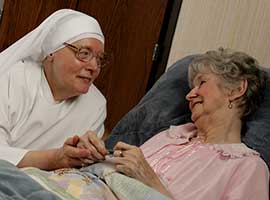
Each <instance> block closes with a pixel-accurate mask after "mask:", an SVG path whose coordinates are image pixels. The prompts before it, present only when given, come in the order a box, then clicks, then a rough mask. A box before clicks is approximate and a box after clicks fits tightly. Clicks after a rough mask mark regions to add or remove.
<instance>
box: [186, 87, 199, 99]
mask: <svg viewBox="0 0 270 200" xmlns="http://www.w3.org/2000/svg"><path fill="white" fill-rule="evenodd" d="M197 90H198V88H197V87H194V88H193V89H191V90H190V91H189V93H188V94H187V95H186V100H188V101H190V100H191V99H192V98H195V97H197Z"/></svg>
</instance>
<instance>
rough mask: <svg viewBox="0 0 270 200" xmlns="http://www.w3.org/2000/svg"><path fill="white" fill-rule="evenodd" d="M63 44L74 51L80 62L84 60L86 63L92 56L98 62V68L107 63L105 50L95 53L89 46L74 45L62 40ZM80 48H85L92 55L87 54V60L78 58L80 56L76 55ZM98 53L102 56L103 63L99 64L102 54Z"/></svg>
mask: <svg viewBox="0 0 270 200" xmlns="http://www.w3.org/2000/svg"><path fill="white" fill-rule="evenodd" d="M63 45H65V46H66V47H68V48H69V49H70V50H72V51H73V52H74V53H75V57H76V58H77V59H78V60H79V61H81V62H85V63H87V62H90V61H91V60H92V59H93V58H96V60H97V64H98V68H104V67H105V65H106V64H107V63H108V54H107V53H105V52H103V53H100V54H97V53H95V52H94V51H93V50H92V49H91V48H89V47H80V48H79V47H76V46H75V45H72V44H69V43H67V42H64V43H63ZM82 49H86V50H88V51H89V52H90V53H92V56H89V59H87V60H84V59H82V58H80V56H78V53H79V52H80V51H81V50H82ZM100 55H102V56H104V58H103V59H104V60H103V62H104V64H101V63H102V61H101V60H102V56H100Z"/></svg>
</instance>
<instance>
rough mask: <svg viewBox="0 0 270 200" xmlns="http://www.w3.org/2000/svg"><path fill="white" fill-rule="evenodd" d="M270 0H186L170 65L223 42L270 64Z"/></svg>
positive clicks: (224, 44) (173, 45) (260, 61)
mask: <svg viewBox="0 0 270 200" xmlns="http://www.w3.org/2000/svg"><path fill="white" fill-rule="evenodd" d="M269 10H270V1H269V0H183V4H182V8H181V11H180V15H179V18H178V22H177V27H176V31H175V35H174V38H173V43H172V47H171V51H170V55H169V60H168V64H167V67H168V66H171V64H173V63H174V62H175V61H176V60H178V59H180V58H182V57H184V56H186V55H190V54H193V53H200V52H205V51H206V50H209V49H217V48H218V47H220V46H223V47H227V48H232V49H237V50H240V51H244V52H246V53H248V54H250V55H252V56H253V57H255V58H257V60H258V61H259V63H260V64H261V65H263V66H266V67H270V12H269Z"/></svg>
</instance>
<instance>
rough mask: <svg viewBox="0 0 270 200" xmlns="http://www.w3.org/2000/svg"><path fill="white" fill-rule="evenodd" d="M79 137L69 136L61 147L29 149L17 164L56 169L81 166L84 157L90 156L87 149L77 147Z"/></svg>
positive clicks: (18, 165)
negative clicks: (38, 149) (39, 149)
mask: <svg viewBox="0 0 270 200" xmlns="http://www.w3.org/2000/svg"><path fill="white" fill-rule="evenodd" d="M78 142H79V137H78V136H74V137H73V138H68V139H67V140H66V141H65V143H64V145H63V146H62V147H61V148H57V149H50V150H41V151H28V152H27V153H26V154H25V155H24V157H23V158H22V159H21V160H20V162H19V163H18V164H17V167H29V166H31V167H37V168H39V169H44V170H54V169H59V168H66V167H80V166H82V164H83V161H82V160H83V159H84V158H86V157H88V156H89V152H88V151H87V149H82V148H77V147H76V145H77V143H78Z"/></svg>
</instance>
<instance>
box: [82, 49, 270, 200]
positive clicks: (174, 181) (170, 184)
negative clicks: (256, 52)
mask: <svg viewBox="0 0 270 200" xmlns="http://www.w3.org/2000/svg"><path fill="white" fill-rule="evenodd" d="M265 80H266V73H265V72H264V71H262V70H261V69H260V67H259V66H258V63H257V61H256V60H255V59H253V58H252V57H250V56H248V55H247V54H245V53H241V52H233V51H230V50H224V49H219V50H218V51H209V52H207V53H205V54H203V55H201V56H199V57H197V58H195V60H194V61H193V62H192V63H191V64H190V66H189V82H190V86H191V88H192V89H191V91H190V92H189V93H188V94H187V95H186V99H187V100H188V101H189V107H190V110H191V112H192V116H191V118H192V121H193V122H194V124H192V123H188V124H184V125H180V126H172V127H170V128H169V129H168V130H165V131H163V132H161V133H159V134H157V135H155V136H154V137H152V138H151V139H149V140H148V141H146V142H145V143H144V144H143V145H142V146H141V147H140V148H138V147H136V146H132V145H129V144H126V143H123V142H118V143H117V144H116V146H115V147H114V150H115V151H114V156H115V157H114V161H113V162H114V163H115V168H116V170H117V171H119V172H122V173H124V174H126V175H128V176H130V177H134V178H136V179H138V180H140V181H142V182H143V183H145V184H146V185H148V186H151V187H152V188H155V189H156V190H158V191H160V192H162V193H163V194H165V195H167V196H170V197H172V198H174V199H181V200H182V199H187V200H189V199H190V200H193V199H196V200H205V199H207V200H217V199H224V200H225V199H228V200H229V199H258V200H266V199H268V198H269V196H268V193H269V191H268V190H269V173H268V168H267V166H266V164H265V163H264V161H263V160H262V159H261V158H260V156H259V153H257V152H256V151H254V150H252V149H250V148H248V147H247V146H246V145H245V144H243V143H241V127H242V125H243V123H244V119H245V117H246V116H248V115H250V114H252V113H253V111H254V110H255V109H256V106H257V104H258V103H259V101H260V98H261V94H262V92H261V91H262V89H263V87H264V85H265ZM164 109H166V108H164ZM79 144H80V143H79Z"/></svg>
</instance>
